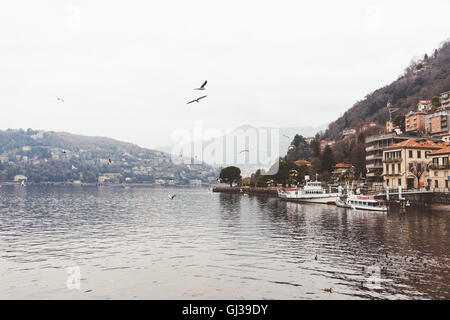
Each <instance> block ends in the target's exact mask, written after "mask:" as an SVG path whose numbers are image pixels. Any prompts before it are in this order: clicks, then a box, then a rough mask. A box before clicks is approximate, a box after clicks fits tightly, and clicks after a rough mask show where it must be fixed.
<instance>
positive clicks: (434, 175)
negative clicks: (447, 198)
mask: <svg viewBox="0 0 450 320" xmlns="http://www.w3.org/2000/svg"><path fill="white" fill-rule="evenodd" d="M429 157H430V159H431V165H430V176H429V180H430V181H429V182H430V188H431V189H432V190H434V191H443V192H449V191H450V188H449V185H450V162H449V158H450V146H449V145H447V147H446V148H442V149H439V150H436V151H433V152H431V153H430V154H429Z"/></svg>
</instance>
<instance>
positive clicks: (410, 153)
mask: <svg viewBox="0 0 450 320" xmlns="http://www.w3.org/2000/svg"><path fill="white" fill-rule="evenodd" d="M409 157H410V158H412V157H413V155H412V151H411V150H409Z"/></svg>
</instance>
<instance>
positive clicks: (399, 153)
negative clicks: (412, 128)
mask: <svg viewBox="0 0 450 320" xmlns="http://www.w3.org/2000/svg"><path fill="white" fill-rule="evenodd" d="M444 147H445V145H444V144H443V142H442V143H440V144H438V143H436V142H434V141H431V140H426V139H409V140H405V141H402V142H400V143H397V144H393V145H391V146H389V147H387V148H385V149H384V151H383V186H384V187H389V188H394V189H396V188H398V187H400V186H401V187H402V188H403V189H419V188H424V187H426V186H427V185H429V181H428V179H429V174H430V173H429V170H428V169H429V164H430V162H431V158H430V156H429V155H430V154H431V152H433V151H436V150H439V149H442V148H444Z"/></svg>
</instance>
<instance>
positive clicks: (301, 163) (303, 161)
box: [294, 159, 311, 167]
mask: <svg viewBox="0 0 450 320" xmlns="http://www.w3.org/2000/svg"><path fill="white" fill-rule="evenodd" d="M294 163H295V164H296V165H298V166H299V167H300V166H303V165H306V166H307V167H311V162H309V161H307V160H303V159H300V160H297V161H294Z"/></svg>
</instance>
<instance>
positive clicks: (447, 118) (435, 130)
mask: <svg viewBox="0 0 450 320" xmlns="http://www.w3.org/2000/svg"><path fill="white" fill-rule="evenodd" d="M449 122H450V107H449V108H444V107H440V108H438V109H437V110H436V111H435V112H432V113H429V114H427V115H426V117H425V128H426V130H427V132H428V133H429V134H431V135H432V136H436V135H444V134H447V133H449V132H450V131H449Z"/></svg>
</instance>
